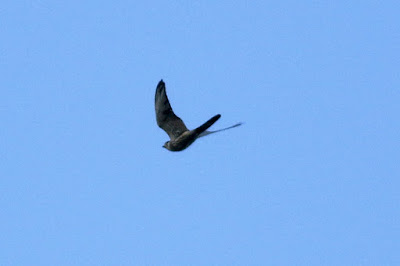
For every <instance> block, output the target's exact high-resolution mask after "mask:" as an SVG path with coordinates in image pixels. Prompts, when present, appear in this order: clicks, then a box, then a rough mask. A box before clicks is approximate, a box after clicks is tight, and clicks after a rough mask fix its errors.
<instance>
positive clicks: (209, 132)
mask: <svg viewBox="0 0 400 266" xmlns="http://www.w3.org/2000/svg"><path fill="white" fill-rule="evenodd" d="M242 124H243V123H237V124H235V125H233V126H230V127H226V128H223V129H219V130H214V131H204V132H203V133H201V134H200V135H199V138H201V137H204V136H207V135H210V134H213V133H217V132H220V131H224V130H227V129H231V128H234V127H238V126H240V125H242Z"/></svg>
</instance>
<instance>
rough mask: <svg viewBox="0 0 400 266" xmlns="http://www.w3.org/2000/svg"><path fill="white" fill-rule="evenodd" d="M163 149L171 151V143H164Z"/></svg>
mask: <svg viewBox="0 0 400 266" xmlns="http://www.w3.org/2000/svg"><path fill="white" fill-rule="evenodd" d="M163 148H166V149H167V150H169V141H167V142H165V143H164V145H163Z"/></svg>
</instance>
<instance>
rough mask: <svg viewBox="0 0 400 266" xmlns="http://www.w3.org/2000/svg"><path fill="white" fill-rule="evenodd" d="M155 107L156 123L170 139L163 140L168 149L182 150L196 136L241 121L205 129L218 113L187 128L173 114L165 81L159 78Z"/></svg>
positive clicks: (218, 116)
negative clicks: (203, 121)
mask: <svg viewBox="0 0 400 266" xmlns="http://www.w3.org/2000/svg"><path fill="white" fill-rule="evenodd" d="M155 109H156V119H157V125H158V126H159V127H160V128H162V129H163V130H164V131H165V132H166V133H167V134H168V136H169V138H170V140H169V141H167V142H165V144H164V146H163V147H164V148H166V149H168V150H170V151H182V150H184V149H186V148H187V147H189V146H190V144H192V143H193V142H194V141H195V140H196V139H197V138H199V137H203V136H206V135H209V134H212V133H216V132H220V131H223V130H227V129H230V128H234V127H237V126H240V125H241V123H238V124H236V125H233V126H230V127H227V128H223V129H220V130H215V131H207V129H208V128H209V127H211V126H212V125H213V124H214V123H215V122H217V120H218V119H219V118H220V117H221V115H220V114H218V115H215V116H213V117H212V118H210V119H209V120H208V121H207V122H205V123H204V124H202V125H201V126H199V127H197V128H195V129H193V130H189V129H188V128H187V127H186V126H185V124H184V123H183V121H182V119H180V118H179V117H178V116H176V115H175V113H174V111H173V110H172V107H171V104H170V103H169V100H168V97H167V93H166V90H165V83H164V81H163V80H161V81H160V82H159V83H158V85H157V89H156V96H155Z"/></svg>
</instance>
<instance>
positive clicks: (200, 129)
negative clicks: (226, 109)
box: [194, 114, 221, 134]
mask: <svg viewBox="0 0 400 266" xmlns="http://www.w3.org/2000/svg"><path fill="white" fill-rule="evenodd" d="M220 117H221V115H220V114H218V115H215V116H213V117H212V118H211V119H210V120H208V121H207V122H205V123H204V124H202V125H201V126H199V127H198V128H196V129H195V130H194V131H195V132H196V134H201V133H202V132H204V131H206V130H207V128H209V127H211V126H212V125H213V124H214V123H215V122H217V120H218V119H219V118H220Z"/></svg>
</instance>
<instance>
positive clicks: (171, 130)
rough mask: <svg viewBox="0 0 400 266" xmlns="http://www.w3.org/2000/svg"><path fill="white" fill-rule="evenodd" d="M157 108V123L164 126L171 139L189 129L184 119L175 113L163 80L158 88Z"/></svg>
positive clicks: (161, 126)
mask: <svg viewBox="0 0 400 266" xmlns="http://www.w3.org/2000/svg"><path fill="white" fill-rule="evenodd" d="M155 108H156V118H157V125H158V126H159V127H160V128H162V129H163V130H164V131H165V132H166V133H167V134H168V136H169V138H170V139H171V140H174V139H176V138H177V137H179V136H180V135H181V134H182V133H183V132H185V131H187V130H188V129H187V128H186V126H185V124H184V123H183V121H182V119H180V118H179V117H178V116H176V115H175V114H174V111H172V108H171V105H170V103H169V100H168V97H167V93H166V91H165V83H164V81H163V80H161V81H160V82H159V83H158V85H157V89H156V97H155Z"/></svg>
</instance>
